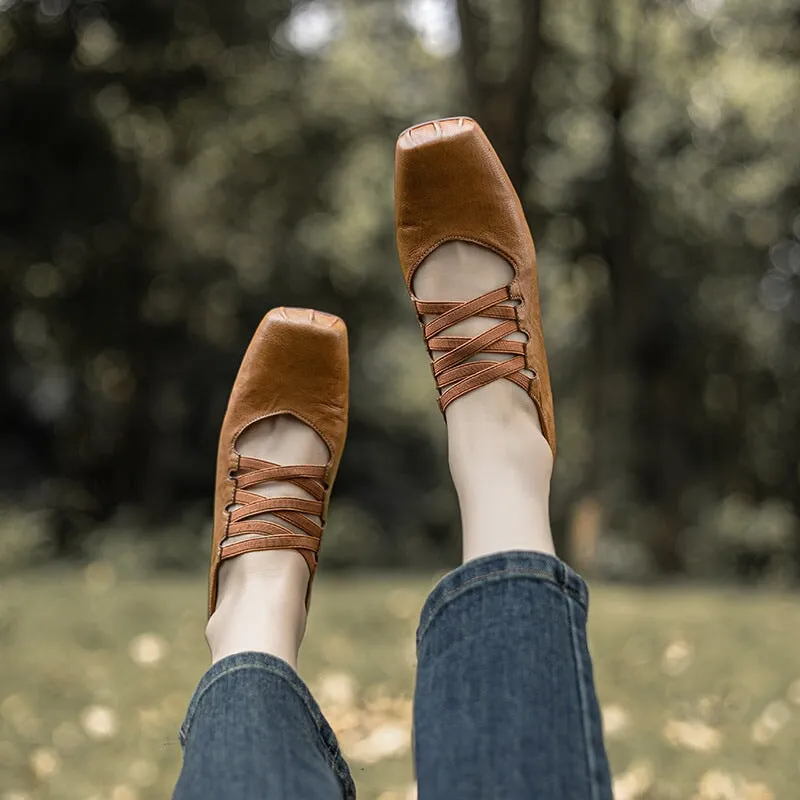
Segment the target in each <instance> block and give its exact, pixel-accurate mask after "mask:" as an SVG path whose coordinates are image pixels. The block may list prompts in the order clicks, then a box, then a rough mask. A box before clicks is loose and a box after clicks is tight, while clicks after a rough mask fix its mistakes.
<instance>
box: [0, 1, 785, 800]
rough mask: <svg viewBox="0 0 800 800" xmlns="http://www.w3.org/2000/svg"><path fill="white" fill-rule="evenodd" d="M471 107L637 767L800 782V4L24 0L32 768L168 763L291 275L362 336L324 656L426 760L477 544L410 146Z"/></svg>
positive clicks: (331, 679) (18, 649)
mask: <svg viewBox="0 0 800 800" xmlns="http://www.w3.org/2000/svg"><path fill="white" fill-rule="evenodd" d="M464 113H468V114H471V115H473V116H475V117H476V118H477V119H478V121H479V122H480V123H481V125H482V126H483V127H484V129H485V130H486V132H487V133H488V135H489V137H490V138H491V139H492V141H493V142H494V144H495V146H496V148H497V150H498V152H499V154H500V156H501V158H502V159H503V161H504V163H505V165H506V167H507V169H508V171H509V174H510V175H511V177H512V180H513V181H514V183H515V185H516V186H517V188H518V190H519V193H520V195H521V197H522V199H523V202H524V205H525V207H526V211H527V213H528V217H529V220H530V222H531V226H532V228H533V232H534V237H535V239H536V243H537V250H538V255H539V264H540V282H541V288H542V298H543V300H542V302H543V316H544V328H545V336H546V340H547V346H548V353H549V357H550V366H551V372H552V376H553V384H554V394H555V400H556V417H557V425H558V435H559V458H558V462H557V468H556V474H555V478H554V484H553V497H552V512H553V522H554V530H555V533H556V536H557V539H558V544H559V548H560V552H561V553H562V554H563V555H564V556H565V557H566V558H568V560H570V562H571V563H572V564H574V565H575V566H576V567H578V568H579V569H580V570H582V571H583V572H584V573H585V574H586V575H587V576H588V577H590V578H591V579H592V583H593V589H594V592H595V603H594V610H593V614H594V618H593V621H592V625H593V629H592V637H593V642H594V647H595V657H596V660H597V666H598V677H599V681H600V688H601V701H602V704H603V706H604V712H605V718H606V728H607V732H608V736H609V747H610V750H611V754H612V760H613V762H614V771H615V774H616V775H617V776H618V781H617V796H618V800H629V799H632V798H658V799H661V798H664V799H666V800H670V799H673V798H674V800H678V798H680V799H681V800H684V799H685V798H692V799H694V798H699V799H700V800H709V799H710V800H739V799H740V798H742V799H744V800H770V799H774V798H790V799H791V798H796V797H798V796H799V795H798V791H797V788H796V787H797V784H798V781H800V756H798V753H800V683H799V682H798V681H800V644H798V639H797V636H796V631H797V630H798V624H800V615H799V613H798V610H797V602H796V600H797V595H796V589H797V586H798V582H799V580H800V523H799V522H798V519H799V518H800V414H798V409H800V357H798V346H799V345H800V0H762V1H761V2H759V3H754V2H752V0H685V1H684V0H560V1H559V2H556V0H296V1H295V2H290V0H227V2H225V3H221V2H211V0H180V1H178V2H175V1H172V0H171V1H169V2H168V1H167V0H139V1H138V2H136V3H132V2H122V0H38V1H33V0H0V123H1V124H0V359H2V386H0V510H1V511H2V514H0V798H1V799H2V800H31V798H49V797H53V798H62V797H63V798H87V799H88V798H92V800H94V799H96V798H111V800H138V799H140V798H151V797H152V798H156V797H164V796H166V795H168V792H169V787H170V785H171V781H173V780H174V777H175V770H176V769H177V766H178V764H179V752H178V749H177V744H176V743H175V741H176V740H175V737H174V730H175V727H176V725H177V724H178V721H179V720H180V716H181V713H182V711H183V707H184V706H185V703H186V701H187V700H188V695H189V693H190V691H191V688H192V683H193V681H195V680H196V678H197V677H198V676H199V674H200V672H201V671H202V669H203V667H204V664H205V658H206V656H205V653H204V651H203V643H202V625H203V604H204V594H203V593H204V587H203V583H204V576H203V570H204V568H205V566H206V564H207V547H208V539H209V535H210V524H209V518H210V511H211V509H210V497H211V491H212V481H213V463H214V453H215V447H216V436H217V432H218V426H219V423H220V421H221V417H222V414H223V411H224V407H225V403H226V400H227V393H228V391H229V389H230V385H231V382H232V380H233V377H234V375H235V372H236V369H237V367H238V363H239V359H240V358H241V355H242V353H243V352H244V348H245V346H246V344H247V341H248V339H249V336H250V334H251V333H252V331H253V329H254V328H255V326H256V325H257V324H258V321H259V320H260V318H261V316H262V315H263V314H264V313H265V311H266V310H267V309H269V308H270V307H272V306H276V305H301V306H311V307H316V308H320V309H323V310H325V311H329V312H333V313H336V314H339V315H341V316H343V317H344V318H345V320H346V321H347V323H348V326H349V329H350V341H351V370H352V386H351V397H352V408H351V427H350V435H349V440H348V445H347V449H346V450H345V455H344V459H343V463H342V467H341V471H340V473H339V478H338V482H337V487H336V497H335V501H334V503H333V505H332V512H331V518H330V524H329V528H328V532H327V534H326V540H325V544H324V545H323V561H324V565H325V568H324V570H323V572H325V573H326V575H327V578H325V576H323V581H322V582H321V588H320V590H319V592H318V594H317V596H316V597H315V610H314V614H312V630H311V632H310V636H309V640H308V648H309V652H308V655H307V659H306V663H305V665H304V673H303V674H304V675H305V676H306V677H307V678H308V680H309V682H310V683H311V684H312V685H313V686H314V687H315V688H317V689H318V691H319V693H320V695H321V699H322V701H323V706H324V707H325V708H326V710H327V711H328V712H329V713H330V714H331V716H332V717H333V720H332V721H333V722H334V723H335V727H336V728H337V730H338V731H339V733H340V735H341V736H342V739H343V743H344V744H345V749H346V751H347V752H348V754H349V755H351V757H352V758H353V759H355V761H354V763H355V764H362V766H361V767H358V766H356V776H357V779H358V781H359V784H360V786H361V788H362V796H363V797H365V798H367V800H370V798H381V799H382V800H406V798H407V797H410V796H411V794H410V792H411V791H412V789H411V788H410V787H411V786H412V777H411V772H410V766H409V761H408V739H407V723H408V697H409V692H410V689H411V680H412V669H413V652H412V651H411V641H412V632H413V617H414V614H415V613H416V611H417V610H418V607H419V604H420V603H421V602H422V599H423V598H424V594H425V590H426V588H427V587H429V586H430V585H431V582H432V580H433V579H434V574H435V573H436V574H438V573H437V570H438V571H441V570H442V569H444V568H446V567H447V565H450V564H453V563H456V560H457V558H458V551H459V542H458V512H457V506H456V502H455V495H454V492H453V490H452V488H451V486H450V483H449V478H448V474H447V457H446V442H445V438H444V429H443V425H442V422H441V416H440V414H439V411H438V409H437V407H436V403H435V394H434V387H433V385H432V381H431V377H430V369H429V366H428V363H427V356H426V354H425V351H424V348H423V347H422V345H421V339H420V333H419V330H418V327H417V325H416V321H415V319H414V315H413V312H412V309H411V306H410V303H409V301H408V297H407V295H406V292H405V288H404V285H403V282H402V280H401V278H400V273H399V268H398V265H397V259H396V254H395V252H394V244H393V230H392V216H393V210H392V203H393V197H392V181H393V143H394V139H395V137H396V135H397V134H398V133H399V132H400V131H401V130H402V129H403V128H404V127H406V126H408V125H411V124H414V123H416V122H421V121H424V120H426V119H430V118H433V117H440V116H449V115H458V114H464ZM344 570H348V571H350V572H352V571H353V570H358V571H359V574H360V575H361V579H360V580H359V581H356V582H354V581H353V580H352V579H350V580H347V579H346V578H343V577H341V576H339V575H337V574H336V573H337V572H340V571H344ZM315 615H316V617H315ZM387 620H388V622H387ZM390 623H391V624H390ZM404 731H405V732H404ZM167 741H168V742H169V744H168V745H166V744H164V743H165V742H167ZM359 759H360V761H359Z"/></svg>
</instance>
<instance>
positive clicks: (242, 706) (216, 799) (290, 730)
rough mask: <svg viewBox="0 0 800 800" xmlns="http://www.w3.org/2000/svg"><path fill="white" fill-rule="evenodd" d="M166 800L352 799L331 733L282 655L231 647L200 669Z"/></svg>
mask: <svg viewBox="0 0 800 800" xmlns="http://www.w3.org/2000/svg"><path fill="white" fill-rule="evenodd" d="M180 740H181V744H182V745H183V768H182V770H181V774H180V777H179V779H178V784H177V786H176V787H175V793H174V794H173V800H222V798H225V800H352V799H353V798H355V796H356V795H355V787H354V785H353V780H352V778H351V777H350V771H349V769H348V768H347V764H346V763H345V761H344V759H343V758H342V755H341V753H340V752H339V747H338V744H337V743H336V737H335V736H334V733H333V731H332V730H331V728H330V726H329V725H328V723H327V722H326V721H325V718H324V717H323V716H322V712H321V711H320V709H319V706H317V704H316V702H315V701H314V698H313V697H312V696H311V693H310V692H309V690H308V687H307V686H306V685H305V683H303V681H302V680H301V679H300V677H299V675H298V674H297V673H296V672H295V671H294V670H293V669H292V668H291V667H290V666H289V665H288V664H287V663H286V662H285V661H282V660H281V659H279V658H276V657H275V656H271V655H268V654H266V653H238V654H236V655H233V656H228V657H227V658H223V659H222V660H221V661H218V662H217V663H216V664H214V665H213V666H212V667H211V669H209V670H208V672H206V674H205V675H204V676H203V678H202V679H201V681H200V684H199V685H198V687H197V690H196V691H195V693H194V697H192V700H191V703H190V704H189V710H188V712H187V714H186V720H185V721H184V723H183V726H182V727H181V731H180Z"/></svg>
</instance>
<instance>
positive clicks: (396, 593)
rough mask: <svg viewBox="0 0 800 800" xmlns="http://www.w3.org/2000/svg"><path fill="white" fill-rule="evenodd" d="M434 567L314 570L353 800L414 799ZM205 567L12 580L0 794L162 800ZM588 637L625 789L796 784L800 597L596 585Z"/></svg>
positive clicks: (194, 656) (190, 679) (2, 654)
mask: <svg viewBox="0 0 800 800" xmlns="http://www.w3.org/2000/svg"><path fill="white" fill-rule="evenodd" d="M433 583H434V577H433V576H422V577H420V576H399V575H390V576H376V575H372V576H364V577H359V578H354V577H352V576H350V577H347V578H334V579H328V580H325V578H324V576H323V577H322V578H321V579H320V580H319V583H318V585H317V587H316V588H315V595H314V605H313V613H312V615H311V621H310V626H309V632H308V635H307V638H306V645H305V650H304V654H303V660H302V663H301V670H300V671H301V674H302V675H303V677H305V678H306V680H307V681H308V682H309V683H310V685H311V686H312V688H313V689H314V691H315V693H316V694H317V697H318V699H319V700H320V702H321V705H322V706H323V709H324V710H325V711H326V713H327V714H328V716H329V719H330V721H331V723H332V724H333V726H334V728H335V729H336V730H337V733H338V734H339V736H340V741H341V743H342V745H343V748H344V750H345V752H346V754H347V755H348V757H349V759H350V761H351V765H352V768H353V772H354V774H355V777H356V781H357V783H358V786H359V796H360V798H363V800H378V798H380V800H406V798H408V797H411V796H412V794H411V792H410V789H411V787H412V785H413V784H412V773H411V762H410V752H409V745H410V740H409V735H408V728H409V723H410V696H411V690H412V680H413V665H414V652H413V633H414V627H415V624H416V615H417V613H418V611H419V607H420V606H421V603H422V601H423V599H424V597H425V595H426V593H427V591H428V590H429V589H430V587H431V586H432V585H433ZM204 591H205V589H204V582H203V578H200V577H198V578H191V579H190V578H177V579H176V578H173V577H170V576H158V577H155V578H153V579H152V580H147V581H146V582H136V581H131V580H129V581H125V580H121V579H119V578H118V577H117V576H116V575H115V573H114V571H113V570H112V568H111V567H109V566H108V565H106V564H103V563H96V564H93V565H91V566H90V567H89V568H87V569H86V570H83V571H71V572H70V571H53V572H49V571H38V572H36V573H33V574H26V575H20V576H16V577H14V578H12V579H5V580H4V581H3V585H2V593H0V800H33V799H34V798H37V799H38V798H48V799H49V798H54V799H55V798H70V800H100V799H101V798H102V799H103V800H149V798H154V799H155V798H164V797H168V796H170V792H171V788H172V786H173V784H174V781H175V779H176V776H177V773H178V770H179V768H180V747H179V745H178V744H177V740H176V730H177V727H178V725H179V723H180V720H181V717H182V715H183V712H184V710H185V707H186V704H187V702H188V699H189V696H190V694H191V691H192V689H193V686H194V684H195V683H196V681H197V679H198V678H199V677H200V675H201V673H202V672H203V670H204V669H205V667H206V664H207V653H206V649H205V644H204V641H203V636H202V630H203V624H204ZM591 639H592V646H593V654H594V660H595V668H596V674H597V680H598V690H599V694H600V699H601V703H602V705H603V708H604V714H605V721H606V726H607V738H608V748H609V752H610V755H611V760H612V764H613V769H614V773H615V775H616V776H617V798H618V800H632V798H651V799H655V800H694V798H697V800H740V799H741V800H777V799H780V798H786V799H787V800H791V799H792V798H796V797H797V796H798V795H797V785H798V782H800V603H798V602H797V597H795V596H791V595H779V594H768V593H744V592H738V593H736V592H732V591H721V590H703V589H697V588H688V589H683V588H681V589H678V588H672V589H662V588H659V589H631V588H620V587H611V586H603V585H596V586H594V587H593V594H592V609H591Z"/></svg>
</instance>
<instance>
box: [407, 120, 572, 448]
mask: <svg viewBox="0 0 800 800" xmlns="http://www.w3.org/2000/svg"><path fill="white" fill-rule="evenodd" d="M395 225H396V233H397V250H398V253H399V255H400V265H401V267H402V268H403V274H404V275H405V279H406V285H407V287H408V291H409V294H410V295H411V299H412V301H413V303H414V307H415V309H416V311H417V317H418V319H419V322H420V326H421V327H422V331H423V335H424V336H425V342H426V344H427V347H428V354H429V355H430V357H431V359H432V360H433V372H434V377H435V379H436V385H437V387H438V389H439V405H440V407H441V409H442V412H444V410H445V409H446V408H447V406H448V405H449V404H450V403H452V402H453V401H454V400H457V399H458V398H459V397H462V396H463V395H465V394H466V393H467V392H470V391H472V390H473V389H477V388H479V387H481V386H485V385H486V384H488V383H491V382H492V381H495V380H499V379H500V378H505V379H506V380H509V381H512V382H513V383H515V384H517V385H518V386H520V387H521V388H522V389H524V390H525V391H526V392H527V393H528V395H529V396H530V397H531V399H532V400H533V402H534V403H535V404H536V408H537V409H538V412H539V419H540V421H541V425H542V432H543V434H544V436H545V438H546V439H547V441H548V443H549V444H550V447H551V448H552V450H553V454H554V455H555V451H556V432H555V421H554V418H553V397H552V393H551V391H550V373H549V370H548V367H547V356H546V354H545V349H544V338H543V336H542V323H541V318H540V316H539V286H538V278H537V271H536V254H535V251H534V247H533V239H532V238H531V233H530V229H529V228H528V223H527V222H526V220H525V214H524V212H523V211H522V206H521V205H520V202H519V198H518V197H517V194H516V192H515V191H514V187H513V186H512V185H511V181H510V179H509V177H508V175H507V174H506V171H505V170H504V169H503V165H502V164H501V163H500V159H499V158H498V157H497V154H496V153H495V151H494V149H493V148H492V145H491V144H490V143H489V140H488V139H487V138H486V135H485V134H484V133H483V131H482V130H481V129H480V126H479V125H478V123H477V122H475V121H474V120H472V119H469V118H467V117H458V118H455V119H442V120H436V121H434V122H427V123H424V124H423V125H416V126H414V127H413V128H409V129H408V130H406V131H404V132H403V133H402V134H401V135H400V138H399V139H398V141H397V150H396V165H395ZM455 240H460V241H465V242H472V243H473V244H478V245H482V246H483V247H487V248H488V249H489V250H492V251H494V252H495V253H497V254H499V255H501V256H502V257H503V258H505V259H506V260H507V261H508V263H509V264H510V265H511V266H512V267H513V269H514V278H513V280H512V281H511V283H510V284H508V285H507V286H504V287H502V288H500V289H496V290H494V291H491V292H487V293H486V294H483V295H481V296H480V297H476V298H475V299H474V300H470V301H468V302H463V303H462V302H425V301H422V300H419V299H418V298H417V297H415V296H414V291H413V284H412V281H413V278H414V273H415V271H416V270H417V268H418V267H419V265H420V264H421V263H422V261H423V260H424V259H425V258H426V256H428V255H430V254H431V253H432V252H433V251H434V250H435V249H436V248H437V247H438V246H439V245H441V244H443V243H444V242H449V241H455ZM514 301H516V302H514ZM426 315H435V317H436V318H435V319H434V320H433V321H431V322H428V323H427V324H426V323H425V322H424V319H423V318H424V317H425V316H426ZM472 316H478V317H489V318H492V319H496V320H498V324H497V325H494V326H493V327H492V328H490V329H489V330H488V331H486V332H485V333H482V334H480V335H479V336H475V337H473V338H472V339H468V338H465V337H454V336H447V334H446V331H447V329H448V328H449V327H451V326H452V325H455V324H456V323H458V322H461V321H463V320H465V319H468V318H469V317H472ZM517 331H521V332H523V333H525V334H527V341H526V342H524V343H523V342H517V341H512V340H509V339H508V338H506V337H508V336H509V335H510V334H512V333H515V332H517ZM442 334H444V335H442ZM434 353H437V354H438V355H437V356H436V357H435V358H434ZM479 353H503V354H507V355H509V356H511V357H510V358H509V359H507V360H505V361H488V360H477V361H473V360H470V359H471V358H472V357H473V356H475V355H478V354H479ZM523 370H526V371H529V372H530V375H532V376H533V377H530V375H529V374H526V372H523Z"/></svg>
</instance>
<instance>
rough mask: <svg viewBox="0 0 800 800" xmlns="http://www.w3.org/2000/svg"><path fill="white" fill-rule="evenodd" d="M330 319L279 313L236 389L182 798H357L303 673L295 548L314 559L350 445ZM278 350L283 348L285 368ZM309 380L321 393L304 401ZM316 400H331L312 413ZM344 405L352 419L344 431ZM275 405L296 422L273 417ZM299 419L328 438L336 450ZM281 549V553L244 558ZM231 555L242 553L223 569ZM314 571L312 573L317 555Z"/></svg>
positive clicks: (300, 578)
mask: <svg viewBox="0 0 800 800" xmlns="http://www.w3.org/2000/svg"><path fill="white" fill-rule="evenodd" d="M333 319H335V318H332V317H330V316H329V315H325V314H320V313H319V312H301V311H299V310H297V311H295V310H287V309H277V310H275V311H273V312H270V314H268V315H267V317H266V318H265V320H264V322H262V325H261V326H260V328H259V330H258V331H257V332H256V335H255V336H254V338H253V342H252V343H251V345H250V348H249V350H248V353H247V355H246V356H245V360H244V362H243V364H242V368H241V369H240V372H239V376H238V377H237V381H236V384H235V385H234V389H233V392H232V396H231V401H230V403H229V405H228V412H227V414H226V419H225V423H224V425H223V430H222V434H221V436H220V458H219V464H218V473H217V502H216V508H215V522H216V523H217V525H216V527H215V536H214V548H213V551H214V554H215V555H214V560H213V562H212V563H213V567H214V568H213V569H212V574H211V595H210V596H211V598H212V602H213V605H212V609H211V610H212V611H213V613H212V614H211V616H210V619H209V621H208V625H207V627H206V639H207V641H208V644H209V647H210V650H211V660H212V666H211V668H210V669H209V671H208V672H207V673H206V674H205V675H204V676H203V678H202V679H201V681H200V685H199V686H198V687H197V690H196V692H195V694H194V697H193V698H192V700H191V703H190V706H189V711H188V713H187V715H186V721H185V722H184V724H183V726H182V728H181V734H180V739H181V743H182V744H183V748H184V761H183V769H182V771H181V775H180V778H179V780H178V784H177V786H176V788H175V794H174V797H175V798H176V800H218V798H231V800H271V799H272V798H274V800H348V799H349V798H354V797H355V789H354V786H353V781H352V779H351V777H350V773H349V770H348V768H347V765H346V764H345V762H344V759H343V758H342V756H341V754H340V752H339V749H338V745H337V743H336V738H335V736H334V734H333V732H332V730H331V728H330V726H329V725H328V723H327V722H326V721H325V719H324V717H323V716H322V713H321V711H320V709H319V707H318V706H317V704H316V702H315V701H314V699H313V697H312V696H311V693H310V692H309V690H308V688H307V687H306V685H305V684H304V683H303V681H302V680H301V679H300V677H299V676H298V674H297V672H296V671H295V669H296V665H297V655H298V649H299V647H300V643H301V641H302V638H303V633H304V631H305V625H306V598H307V591H308V585H309V563H308V561H307V559H306V558H305V557H304V556H303V555H301V553H300V552H299V551H298V549H292V548H294V546H295V545H300V546H302V547H304V548H305V549H306V550H307V551H308V550H310V551H311V552H313V553H315V551H316V547H317V546H318V544H319V536H320V535H321V524H322V521H323V520H322V518H321V515H322V513H324V512H323V509H322V506H323V501H324V499H327V493H329V492H330V489H331V485H332V483H333V478H334V475H335V466H333V468H331V465H332V464H333V465H335V464H336V463H337V462H338V457H339V456H340V454H341V448H342V446H343V444H344V427H345V425H346V384H347V361H346V359H347V351H346V343H345V344H344V347H342V341H341V337H342V335H343V334H342V333H338V334H337V333H336V332H335V329H334V328H333V327H332V323H331V320H333ZM273 342H274V343H276V344H277V345H278V346H279V347H280V350H279V351H278V352H277V357H276V354H275V353H274V351H273V350H272V346H273ZM284 354H285V358H286V359H288V364H289V366H286V367H283V366H282V362H281V360H280V359H281V358H282V357H284ZM315 360H316V361H317V362H319V363H317V364H316V365H313V362H314V361H315ZM298 363H299V364H300V366H297V364H298ZM310 363H311V364H312V366H314V369H313V375H312V374H311V372H312V369H311V367H309V364H310ZM292 369H296V370H299V372H296V374H292V373H291V370H292ZM326 372H327V373H330V375H329V379H327V378H326ZM306 380H307V381H308V383H309V386H310V384H311V382H312V381H314V380H318V381H321V382H322V385H321V386H320V387H316V388H315V387H313V386H310V390H309V391H308V392H305V391H304V389H306V388H309V386H306V384H305V381H306ZM300 382H302V385H300V386H297V384H298V383H300ZM321 390H325V391H324V393H323V392H322V391H321ZM298 398H299V399H298ZM319 398H323V401H324V402H322V403H320V405H319V407H317V405H316V404H317V403H318V402H319ZM304 402H305V403H306V404H312V405H311V407H308V408H306V407H303V406H302V404H303V403H304ZM337 404H338V406H340V408H339V409H338V412H341V414H343V415H344V416H341V415H340V418H338V419H336V418H335V417H336V414H337V413H338V412H337V410H336V406H337ZM273 406H275V407H277V408H279V409H280V410H281V412H285V411H288V412H294V413H296V414H297V416H290V415H289V413H279V414H274V415H272V416H269V415H270V414H271V413H272V411H273ZM317 408H319V410H317ZM315 413H316V414H317V416H316V417H315ZM299 418H303V419H307V420H309V421H310V422H312V423H314V427H315V428H316V429H317V430H320V431H323V432H325V433H326V440H327V442H328V443H329V444H330V447H331V448H334V449H335V451H334V452H331V450H330V449H329V446H328V444H326V442H325V441H323V439H322V438H321V437H320V436H319V435H318V433H317V432H316V431H315V430H314V429H312V427H310V426H309V425H306V424H305V423H304V422H301V421H300V419H299ZM343 420H344V422H343ZM326 464H327V465H328V466H327V467H326V468H325V470H324V474H323V471H321V468H322V467H324V466H325V465H326ZM293 465H303V466H301V467H296V466H293ZM300 473H304V474H306V475H307V476H306V477H302V476H299V474H300ZM308 476H311V477H308ZM248 506H249V508H248ZM269 537H273V538H269ZM272 546H275V547H276V548H280V549H253V550H251V551H249V552H242V550H245V551H247V549H248V548H251V547H252V548H261V547H269V548H272ZM226 548H232V549H231V550H230V551H226ZM284 548H289V549H284ZM226 552H231V553H233V554H234V555H233V556H232V557H229V558H226V557H225V553H226ZM307 554H308V553H307ZM220 555H222V558H220ZM311 563H312V564H313V565H316V556H315V555H313V556H312V557H311Z"/></svg>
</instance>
